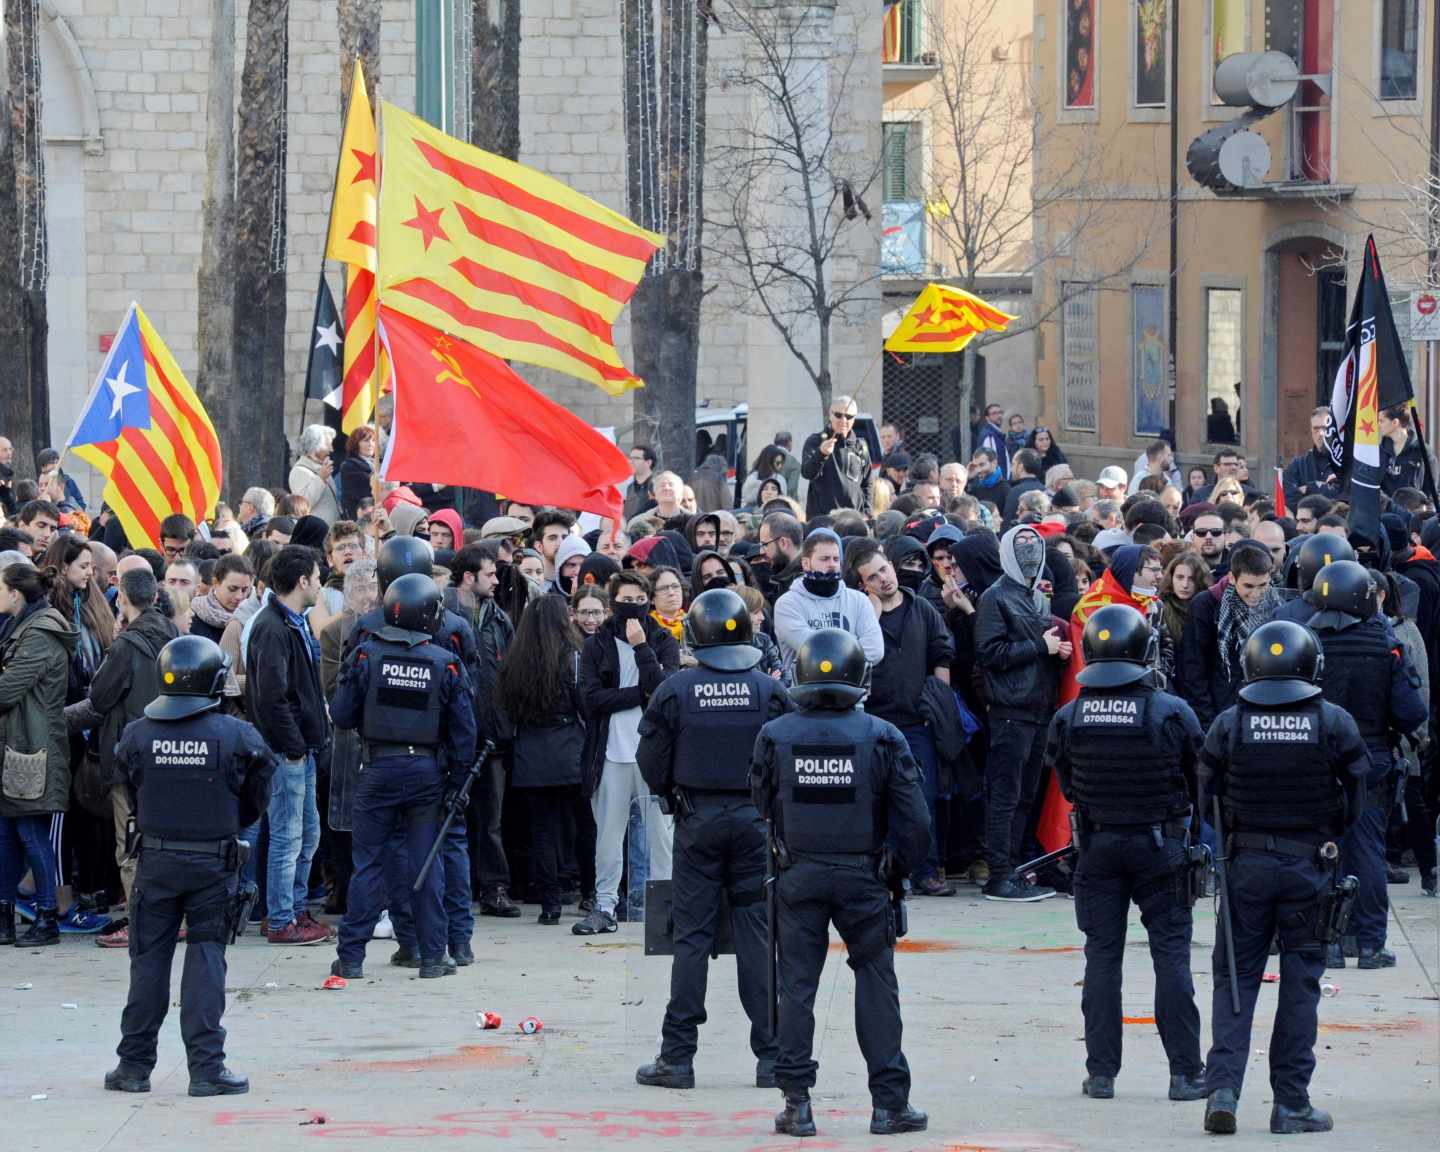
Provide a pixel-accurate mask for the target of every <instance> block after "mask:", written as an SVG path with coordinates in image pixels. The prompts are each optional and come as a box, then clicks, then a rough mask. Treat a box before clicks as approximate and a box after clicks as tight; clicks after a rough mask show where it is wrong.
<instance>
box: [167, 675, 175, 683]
mask: <svg viewBox="0 0 1440 1152" xmlns="http://www.w3.org/2000/svg"><path fill="white" fill-rule="evenodd" d="M165 683H167V684H173V683H175V673H173V672H167V673H165Z"/></svg>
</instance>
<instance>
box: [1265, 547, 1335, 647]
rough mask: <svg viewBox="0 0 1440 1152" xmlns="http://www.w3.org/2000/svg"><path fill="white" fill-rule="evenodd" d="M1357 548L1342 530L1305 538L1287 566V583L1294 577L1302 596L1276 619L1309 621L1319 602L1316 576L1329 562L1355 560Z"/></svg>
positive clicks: (1286, 605)
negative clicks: (1315, 596) (1312, 595)
mask: <svg viewBox="0 0 1440 1152" xmlns="http://www.w3.org/2000/svg"><path fill="white" fill-rule="evenodd" d="M1354 559H1355V549H1354V548H1352V547H1350V542H1349V541H1348V540H1346V539H1345V537H1343V536H1341V535H1340V534H1339V533H1338V532H1316V533H1314V534H1313V535H1311V536H1305V537H1302V539H1301V543H1300V544H1298V545H1297V546H1296V548H1295V551H1294V553H1293V555H1292V558H1291V559H1290V561H1289V562H1288V564H1287V565H1286V567H1287V571H1286V577H1287V582H1288V581H1289V580H1290V579H1293V581H1294V586H1295V590H1296V592H1297V593H1298V595H1294V596H1293V597H1292V598H1291V599H1289V600H1286V601H1285V603H1283V604H1281V605H1280V607H1279V608H1277V609H1276V610H1275V615H1274V616H1272V617H1271V619H1272V620H1293V621H1295V623H1296V624H1309V622H1310V617H1311V616H1313V615H1314V614H1315V605H1314V602H1313V601H1312V600H1311V598H1310V590H1311V588H1313V587H1314V586H1315V577H1316V575H1317V574H1318V573H1319V571H1320V569H1322V568H1324V567H1325V565H1327V564H1335V563H1338V562H1339V561H1341V560H1354Z"/></svg>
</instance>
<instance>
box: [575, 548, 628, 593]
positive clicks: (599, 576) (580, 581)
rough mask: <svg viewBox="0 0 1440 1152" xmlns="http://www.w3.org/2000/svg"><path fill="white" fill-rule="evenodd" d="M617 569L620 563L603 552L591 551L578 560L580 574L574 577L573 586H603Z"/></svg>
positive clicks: (618, 569)
mask: <svg viewBox="0 0 1440 1152" xmlns="http://www.w3.org/2000/svg"><path fill="white" fill-rule="evenodd" d="M619 571H620V565H619V564H617V563H615V561H614V560H612V559H611V558H610V557H609V556H606V555H605V553H603V552H591V553H590V555H588V556H586V557H585V559H584V560H582V561H581V562H580V574H579V575H578V576H576V577H575V586H576V587H577V588H588V587H590V586H591V585H594V586H595V587H597V588H604V587H605V586H606V585H608V584H609V583H610V577H611V576H613V575H615V573H616V572H619Z"/></svg>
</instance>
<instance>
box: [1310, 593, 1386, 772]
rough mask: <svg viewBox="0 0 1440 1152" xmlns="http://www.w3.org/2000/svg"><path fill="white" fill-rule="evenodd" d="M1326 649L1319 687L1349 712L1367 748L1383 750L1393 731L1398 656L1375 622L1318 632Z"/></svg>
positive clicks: (1328, 697)
mask: <svg viewBox="0 0 1440 1152" xmlns="http://www.w3.org/2000/svg"><path fill="white" fill-rule="evenodd" d="M1316 635H1318V636H1319V637H1320V644H1321V647H1323V648H1324V650H1325V670H1324V672H1323V673H1322V674H1321V678H1320V688H1321V691H1322V692H1323V693H1324V696H1325V699H1326V700H1328V701H1330V703H1331V704H1335V705H1337V706H1339V707H1341V708H1344V709H1345V711H1347V712H1349V713H1350V715H1351V716H1352V717H1354V719H1355V727H1357V728H1359V729H1360V738H1361V739H1362V740H1364V741H1365V744H1366V746H1367V747H1370V748H1383V747H1384V746H1385V737H1386V734H1387V733H1388V731H1389V728H1390V722H1389V717H1390V671H1391V668H1392V667H1393V666H1394V663H1395V657H1394V655H1393V654H1392V653H1391V651H1390V646H1389V645H1388V644H1387V643H1386V639H1385V632H1384V629H1383V628H1380V627H1377V626H1376V624H1375V621H1374V620H1370V621H1367V622H1366V623H1364V624H1356V625H1354V626H1352V627H1350V628H1346V629H1345V630H1344V631H1341V632H1332V631H1330V630H1329V629H1325V630H1323V631H1320V632H1317V633H1316Z"/></svg>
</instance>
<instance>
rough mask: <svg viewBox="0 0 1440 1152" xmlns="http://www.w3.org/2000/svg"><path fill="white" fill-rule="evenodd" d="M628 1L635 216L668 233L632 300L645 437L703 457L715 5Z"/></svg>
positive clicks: (675, 455) (684, 468)
mask: <svg viewBox="0 0 1440 1152" xmlns="http://www.w3.org/2000/svg"><path fill="white" fill-rule="evenodd" d="M656 2H657V0H624V3H623V5H622V7H621V40H622V51H623V56H624V69H623V76H624V79H623V84H624V94H625V153H626V191H627V196H628V203H629V210H630V213H631V216H632V219H634V220H635V222H636V223H638V224H640V225H641V226H642V227H645V228H649V229H650V230H652V231H655V232H659V233H661V234H662V235H663V236H664V237H665V247H664V248H663V249H662V250H661V251H659V252H657V253H656V254H655V256H654V257H653V258H652V259H651V262H650V267H649V268H648V269H647V271H646V273H645V278H644V279H643V280H641V282H640V285H639V287H638V288H637V289H636V292H635V296H634V298H633V300H632V302H631V306H630V318H631V322H630V330H631V334H632V343H633V345H634V350H635V370H636V372H637V373H638V374H639V376H640V377H641V378H642V379H643V380H644V381H645V387H644V388H643V389H641V390H640V391H638V392H637V393H636V394H635V431H636V439H637V441H641V442H648V443H649V444H651V445H652V446H653V447H655V449H656V450H657V452H658V453H659V455H660V458H661V460H662V462H663V463H664V466H665V467H668V468H674V469H678V470H679V471H681V472H682V473H688V472H689V470H690V467H691V466H692V464H693V463H694V461H693V459H692V454H693V453H694V450H695V449H694V445H695V389H696V378H697V376H698V374H699V358H700V305H701V302H702V300H703V298H704V294H705V289H704V275H703V272H702V269H701V255H702V247H701V237H702V228H703V199H702V170H703V165H704V157H705V124H706V117H705V75H706V65H707V58H708V44H709V39H708V27H707V26H708V23H709V21H710V20H711V19H712V18H713V17H711V16H710V15H709V13H708V6H707V5H702V4H700V3H698V2H697V0H658V4H659V9H660V20H659V45H658V48H659V50H658V52H657V50H656V48H657V46H656V43H655V39H656V35H655V34H656V19H655V9H656Z"/></svg>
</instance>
